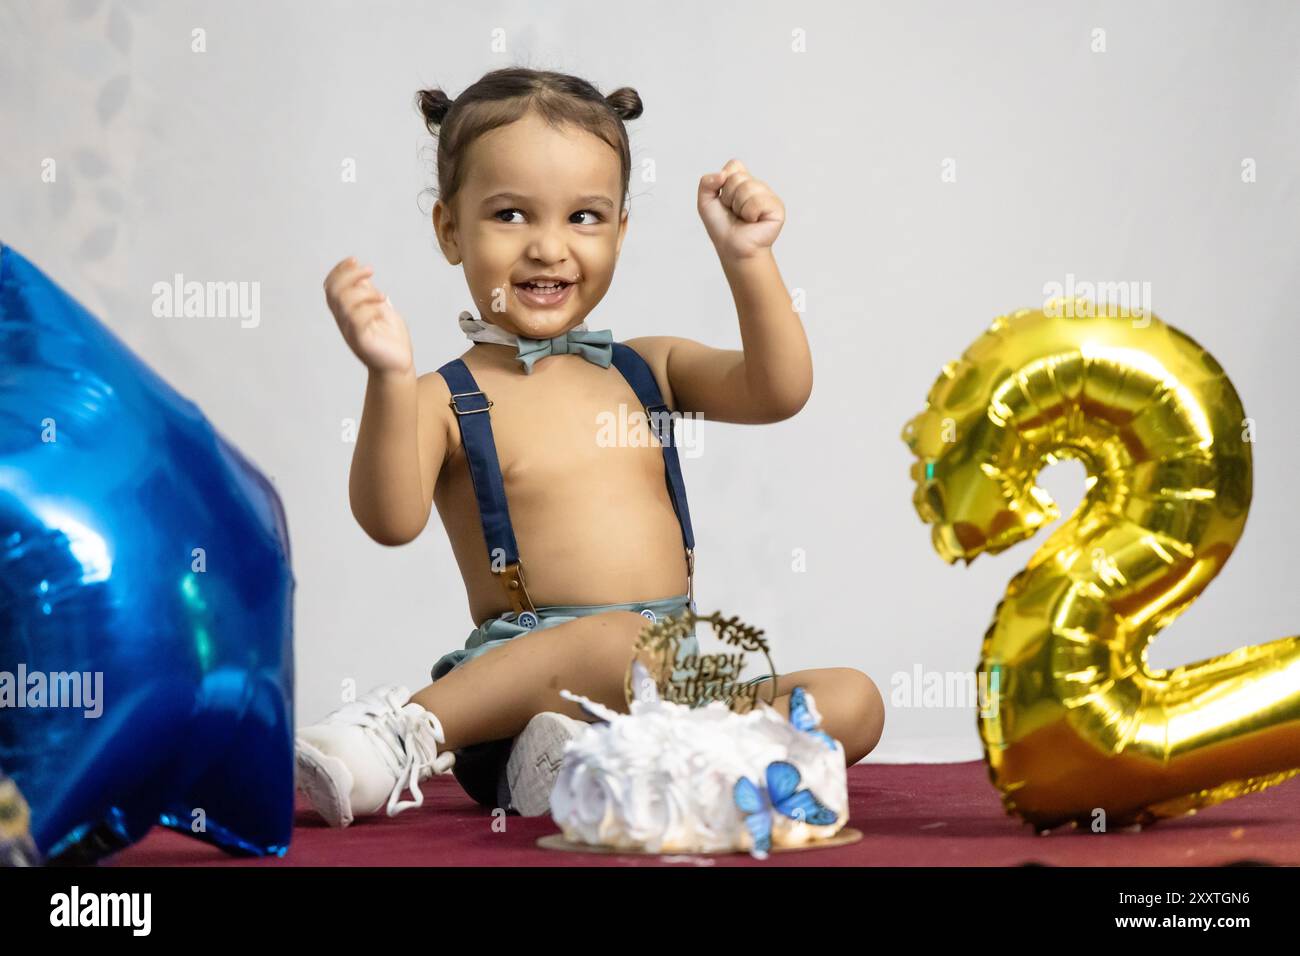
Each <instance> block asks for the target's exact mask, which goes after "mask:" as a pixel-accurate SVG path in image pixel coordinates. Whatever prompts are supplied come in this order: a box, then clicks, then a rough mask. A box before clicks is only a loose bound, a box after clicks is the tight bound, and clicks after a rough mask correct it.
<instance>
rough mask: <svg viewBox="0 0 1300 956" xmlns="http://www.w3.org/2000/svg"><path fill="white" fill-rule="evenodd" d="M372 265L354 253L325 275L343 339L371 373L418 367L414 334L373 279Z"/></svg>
mask: <svg viewBox="0 0 1300 956" xmlns="http://www.w3.org/2000/svg"><path fill="white" fill-rule="evenodd" d="M374 271H375V270H374V268H373V267H372V266H364V267H363V266H362V265H361V264H360V263H358V262H357V260H356V259H355V258H353V257H351V256H349V257H348V258H347V259H344V260H343V261H342V262H340V263H339V264H338V265H336V266H335V267H334V268H333V269H331V270H330V273H329V275H327V276H326V277H325V301H326V302H327V303H329V307H330V311H331V312H333V313H334V320H335V321H336V322H337V323H338V326H339V331H340V332H342V333H343V338H344V340H345V341H346V342H347V343H348V346H349V347H350V348H351V349H352V351H353V352H355V353H356V356H357V358H359V359H361V361H362V362H364V363H365V366H366V368H368V369H370V370H371V371H372V372H405V371H407V370H408V369H413V368H414V366H415V357H414V355H413V353H412V351H411V336H410V333H409V332H407V330H406V323H405V322H403V321H402V317H401V316H400V315H398V314H397V310H396V309H395V308H393V304H392V303H391V302H389V301H388V296H386V295H384V294H383V293H382V292H380V291H379V290H378V289H376V288H375V287H374V285H372V284H371V282H370V276H371V275H372V274H373V273H374Z"/></svg>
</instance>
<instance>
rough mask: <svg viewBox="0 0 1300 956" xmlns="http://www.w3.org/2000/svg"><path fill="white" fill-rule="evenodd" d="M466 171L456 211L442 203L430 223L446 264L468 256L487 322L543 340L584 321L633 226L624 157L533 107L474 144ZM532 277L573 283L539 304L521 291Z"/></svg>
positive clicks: (468, 279) (468, 272)
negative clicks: (623, 188) (626, 205)
mask: <svg viewBox="0 0 1300 956" xmlns="http://www.w3.org/2000/svg"><path fill="white" fill-rule="evenodd" d="M466 169H467V175H466V177H465V180H464V184H463V185H462V187H461V190H460V192H459V193H458V194H457V195H456V197H455V198H454V199H453V200H452V207H453V209H451V210H449V209H448V208H447V207H446V206H445V205H444V204H443V203H442V201H441V200H439V201H438V203H437V204H436V205H435V206H434V211H433V222H434V228H435V229H436V230H437V234H438V242H439V245H441V247H442V250H443V253H444V254H445V255H446V256H447V260H448V261H449V262H451V263H452V264H453V265H455V264H456V263H457V262H462V261H463V263H464V269H465V280H466V282H467V283H468V284H469V288H470V292H471V293H472V294H473V296H474V301H475V303H476V304H477V305H478V311H479V314H480V316H482V318H483V320H484V321H487V322H491V323H493V324H494V325H498V326H500V327H501V328H503V329H505V330H506V331H508V332H512V333H514V334H516V335H523V336H526V337H527V338H536V339H541V338H551V337H554V336H557V335H562V334H563V333H564V332H565V331H567V330H568V329H571V328H573V327H574V326H575V325H577V324H578V323H580V322H582V321H583V319H585V318H586V316H587V313H589V312H590V311H591V310H592V309H593V308H595V306H596V303H597V302H599V301H600V300H601V298H603V297H604V295H605V291H606V290H607V289H608V288H609V284H610V281H611V280H612V279H613V276H614V263H615V262H616V261H617V260H618V253H619V249H620V248H621V247H622V245H623V235H624V233H625V232H626V231H627V214H626V213H625V212H622V209H621V206H622V202H621V198H622V197H621V196H620V193H619V187H620V185H621V182H620V167H619V161H618V155H617V154H616V153H615V152H614V150H613V149H611V148H610V147H609V145H608V144H606V143H605V142H604V141H602V140H601V139H599V138H597V137H596V136H593V135H592V134H591V133H588V132H586V131H584V130H579V129H575V128H573V127H565V128H564V129H562V130H555V129H552V128H551V127H550V126H548V125H547V124H546V122H545V121H544V120H542V119H541V118H540V117H538V116H537V115H536V114H534V113H528V114H527V115H525V116H524V117H523V118H522V119H520V120H518V121H516V122H514V123H511V124H509V125H507V126H502V127H499V128H497V129H494V130H492V131H491V132H489V133H486V134H484V135H483V136H480V137H479V138H478V139H477V140H475V141H474V142H473V143H472V144H471V145H470V148H469V155H468V156H467V157H466ZM502 193H508V194H509V195H506V196H502V195H501V194H502ZM534 276H556V277H560V278H562V279H566V280H576V282H574V284H573V286H572V287H571V288H570V289H569V290H568V292H567V298H566V299H565V300H564V301H563V302H561V303H560V304H558V305H548V306H537V305H533V304H530V303H528V302H526V301H524V300H523V299H522V298H521V297H520V295H519V289H518V288H517V287H516V285H517V283H521V282H523V281H525V280H527V279H531V278H533V277H534Z"/></svg>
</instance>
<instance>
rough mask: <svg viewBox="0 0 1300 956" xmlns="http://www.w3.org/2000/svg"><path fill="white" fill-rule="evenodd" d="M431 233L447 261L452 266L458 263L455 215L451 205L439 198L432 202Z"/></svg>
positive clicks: (458, 251)
mask: <svg viewBox="0 0 1300 956" xmlns="http://www.w3.org/2000/svg"><path fill="white" fill-rule="evenodd" d="M433 234H434V236H436V237H437V239H438V248H440V249H441V250H442V254H443V255H444V256H446V257H447V261H448V262H449V263H451V264H452V265H453V266H454V265H459V264H460V244H459V243H458V242H457V241H456V217H455V214H454V213H453V212H452V209H451V207H450V206H448V205H447V204H446V203H444V202H443V201H442V200H441V199H439V200H438V201H437V202H435V203H434V204H433Z"/></svg>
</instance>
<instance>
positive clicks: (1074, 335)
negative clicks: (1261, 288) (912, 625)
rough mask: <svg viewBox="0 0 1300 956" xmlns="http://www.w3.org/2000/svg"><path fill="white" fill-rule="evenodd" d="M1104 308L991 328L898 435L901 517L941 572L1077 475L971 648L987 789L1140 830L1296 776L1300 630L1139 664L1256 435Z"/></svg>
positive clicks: (1207, 371)
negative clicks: (1072, 464) (909, 516)
mask: <svg viewBox="0 0 1300 956" xmlns="http://www.w3.org/2000/svg"><path fill="white" fill-rule="evenodd" d="M1105 311H1112V312H1113V311H1114V310H1107V309H1106V308H1105V307H1104V306H1091V305H1089V304H1088V303H1087V302H1083V301H1079V300H1066V301H1064V302H1049V303H1047V305H1046V306H1045V307H1044V309H1042V310H1033V311H1031V310H1022V311H1019V312H1016V313H1014V314H1013V315H1010V316H1000V317H999V318H997V319H995V320H994V321H993V324H992V325H991V326H990V328H989V330H988V331H987V332H985V333H984V334H983V335H981V336H980V337H979V338H978V339H976V341H975V342H974V343H973V344H972V345H971V346H970V348H968V349H967V350H966V352H965V353H964V354H963V355H962V357H961V359H960V360H959V361H956V362H950V363H948V364H947V365H946V366H944V369H943V373H942V375H941V376H940V378H939V379H938V380H937V381H936V382H935V384H934V386H933V387H932V388H931V390H930V394H929V398H928V400H927V404H926V408H925V410H924V411H922V412H921V413H920V414H919V415H917V416H916V417H915V418H913V419H912V420H911V421H910V422H908V423H907V425H906V426H905V427H904V429H903V440H904V441H906V442H907V444H908V446H909V447H910V448H911V449H912V451H913V453H914V454H915V455H916V456H917V458H918V459H919V460H918V461H917V462H916V463H914V464H913V466H912V475H913V477H914V478H915V479H916V493H915V496H914V498H913V501H914V504H915V506H916V510H917V512H918V513H919V514H920V516H921V518H922V520H924V521H926V522H928V523H930V524H932V525H933V530H932V540H933V544H934V548H935V550H936V551H938V552H939V554H940V555H941V556H942V557H943V558H944V560H945V561H947V562H948V563H950V564H951V563H954V562H955V561H956V560H957V559H959V558H961V559H963V560H964V561H965V562H966V563H967V564H969V563H970V562H971V561H972V560H973V559H974V558H975V557H976V556H977V555H979V554H980V553H982V552H988V553H989V554H996V553H998V552H1000V551H1003V550H1005V549H1006V548H1008V547H1010V546H1011V545H1013V544H1015V543H1017V542H1019V541H1023V540H1025V539H1027V538H1030V537H1032V536H1033V535H1034V533H1035V532H1036V531H1037V530H1038V529H1039V528H1040V527H1041V526H1043V525H1045V524H1047V523H1049V522H1051V521H1053V520H1055V519H1056V518H1057V517H1058V516H1059V514H1060V512H1059V511H1058V510H1057V508H1056V505H1055V504H1054V503H1053V502H1052V500H1051V498H1050V497H1049V496H1048V495H1047V494H1046V492H1044V491H1043V490H1042V489H1041V488H1039V487H1037V485H1036V484H1035V478H1036V476H1037V474H1038V471H1039V469H1041V468H1042V467H1043V466H1044V465H1047V464H1051V463H1053V462H1055V461H1057V460H1060V459H1064V458H1073V459H1077V460H1079V461H1080V462H1082V463H1083V465H1084V468H1085V469H1086V471H1087V482H1086V491H1085V495H1084V499H1083V501H1082V502H1081V503H1080V504H1079V507H1078V509H1077V510H1076V511H1075V512H1074V514H1073V515H1071V516H1070V518H1069V519H1068V520H1067V521H1065V522H1064V523H1062V525H1061V526H1060V527H1059V528H1057V529H1056V531H1055V532H1053V534H1052V535H1051V536H1050V537H1049V538H1048V539H1047V540H1046V541H1045V542H1044V543H1043V545H1042V547H1040V548H1039V549H1038V551H1037V552H1036V553H1035V554H1034V556H1033V558H1032V559H1031V560H1030V561H1029V564H1028V566H1027V567H1025V568H1024V570H1022V571H1021V572H1020V573H1019V574H1017V575H1016V576H1015V577H1014V578H1013V579H1012V580H1011V582H1010V584H1009V585H1008V587H1007V592H1006V596H1005V597H1004V598H1003V600H1002V601H1001V602H1000V603H999V604H998V607H997V610H996V612H995V614H994V619H993V623H992V625H991V626H990V627H989V629H988V631H987V633H986V634H985V636H984V641H983V645H982V647H981V650H980V661H979V674H980V676H981V679H982V680H987V682H988V685H987V686H988V688H989V706H986V707H984V708H983V709H982V712H981V716H980V717H979V718H978V719H977V724H978V726H979V732H980V739H981V740H982V741H983V745H984V755H985V759H986V760H987V763H988V769H989V777H990V779H991V780H992V782H993V784H994V786H995V787H996V788H997V789H998V791H999V792H1000V793H1001V794H1002V803H1003V806H1004V807H1005V808H1006V810H1007V812H1008V813H1014V814H1018V815H1019V816H1021V817H1022V818H1023V819H1024V820H1026V821H1028V822H1029V823H1031V824H1033V825H1034V826H1035V828H1036V829H1038V830H1047V829H1051V828H1053V827H1056V826H1060V825H1062V824H1066V823H1071V822H1073V823H1077V824H1078V825H1080V826H1083V825H1092V827H1093V828H1094V829H1100V828H1105V827H1108V826H1110V827H1113V826H1117V825H1132V824H1135V823H1136V824H1145V823H1150V822H1153V821H1155V820H1158V819H1161V818H1167V817H1174V816H1180V815H1182V814H1186V813H1191V812H1195V810H1196V809H1197V808H1198V807H1205V806H1211V805H1213V804H1216V803H1221V802H1222V801H1224V800H1229V799H1231V798H1233V797H1238V796H1242V795H1243V794H1247V793H1252V792H1254V791H1257V790H1262V789H1264V788H1265V787H1269V786H1272V785H1274V784H1277V783H1281V782H1282V781H1283V780H1286V779H1287V778H1288V777H1291V776H1292V775H1294V774H1296V773H1300V637H1289V638H1284V639H1282V640H1277V641H1273V642H1271V643H1268V644H1263V645H1260V646H1257V647H1243V648H1240V649H1238V650H1236V651H1233V652H1232V653H1230V654H1225V655H1222V656H1220V657H1215V658H1212V659H1210V660H1204V661H1199V662H1197V663H1194V664H1185V665H1183V666H1181V667H1177V668H1174V669H1173V670H1169V671H1165V670H1158V669H1152V668H1151V667H1149V666H1148V665H1147V659H1146V658H1147V647H1148V646H1149V645H1150V643H1151V641H1152V640H1153V639H1154V638H1155V637H1156V635H1158V634H1159V633H1160V631H1161V629H1162V628H1165V627H1168V626H1169V624H1170V623H1171V622H1172V621H1173V620H1174V618H1176V617H1177V616H1178V615H1179V614H1181V613H1182V612H1183V611H1185V610H1187V608H1188V607H1189V606H1190V605H1191V603H1192V602H1193V601H1194V600H1196V598H1197V596H1198V595H1199V594H1200V593H1201V592H1202V591H1203V590H1204V589H1205V587H1206V586H1207V585H1208V584H1209V583H1210V582H1211V581H1213V580H1214V577H1215V575H1216V574H1218V573H1219V571H1220V570H1221V569H1222V568H1223V564H1224V562H1225V561H1227V560H1228V556H1229V555H1230V554H1231V553H1232V549H1233V547H1234V545H1235V544H1236V543H1237V540H1238V538H1240V536H1241V532H1242V528H1243V527H1244V525H1245V523H1246V513H1247V511H1248V510H1249V508H1250V496H1251V440H1252V438H1253V433H1252V432H1251V431H1250V429H1249V428H1248V423H1247V421H1246V418H1245V414H1244V412H1243V410H1242V405H1241V401H1240V399H1238V397H1237V392H1236V390H1235V389H1234V388H1233V386H1232V383H1231V382H1230V381H1228V377H1227V375H1226V374H1224V371H1223V369H1222V368H1220V367H1219V364H1218V363H1217V362H1216V361H1215V360H1214V359H1213V358H1212V357H1211V356H1210V355H1209V353H1207V352H1206V351H1205V350H1204V349H1202V348H1201V347H1200V346H1199V345H1197V344H1196V342H1194V341H1192V339H1190V338H1189V337H1188V336H1186V335H1184V334H1183V333H1182V332H1179V331H1178V330H1177V329H1175V328H1172V327H1170V326H1169V325H1166V324H1165V323H1164V322H1162V321H1160V319H1158V318H1156V317H1155V316H1154V315H1151V314H1150V313H1149V312H1148V313H1147V314H1146V315H1145V316H1138V317H1134V316H1131V315H1130V316H1122V317H1115V316H1106V315H1100V314H1097V313H1099V312H1105ZM1103 814H1104V815H1103ZM1098 821H1101V827H1098V826H1097V823H1098Z"/></svg>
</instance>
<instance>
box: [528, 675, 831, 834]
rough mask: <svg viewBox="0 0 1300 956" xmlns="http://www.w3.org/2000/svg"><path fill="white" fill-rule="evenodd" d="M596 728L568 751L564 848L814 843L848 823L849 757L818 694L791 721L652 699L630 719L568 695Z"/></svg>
mask: <svg viewBox="0 0 1300 956" xmlns="http://www.w3.org/2000/svg"><path fill="white" fill-rule="evenodd" d="M560 693H561V694H562V695H563V696H564V697H566V698H567V699H569V700H572V701H575V702H576V703H578V704H579V705H581V706H582V708H583V709H584V710H585V711H586V712H587V713H588V715H590V716H591V717H593V718H594V719H595V721H596V722H595V723H592V724H588V725H587V727H586V730H585V731H584V732H583V733H581V734H580V735H579V736H578V737H576V738H575V739H573V740H571V741H569V742H568V744H567V745H566V748H565V755H564V762H563V764H562V766H561V769H560V773H559V777H558V779H557V780H556V783H555V788H554V790H553V791H552V792H551V815H552V817H553V818H554V819H555V822H556V823H557V824H558V825H559V827H560V829H561V830H562V831H563V834H564V837H565V839H566V840H568V841H570V842H572V843H583V844H590V845H595V846H602V847H609V848H620V849H630V850H639V851H643V852H649V853H706V852H713V851H728V850H732V851H748V852H749V853H750V854H751V855H753V856H755V857H757V858H760V859H761V858H764V857H766V855H767V852H768V851H769V850H770V849H771V848H773V847H792V846H802V845H808V844H815V843H817V842H818V841H824V840H826V839H828V838H830V837H832V836H834V835H835V834H836V833H837V832H838V831H839V830H840V829H841V828H842V827H843V826H844V824H845V822H846V821H847V820H848V804H849V800H848V782H847V775H846V773H845V765H844V747H843V746H842V745H841V744H840V742H839V741H837V740H835V739H834V738H832V737H831V736H830V735H829V734H827V733H825V732H824V731H822V730H820V729H818V728H819V725H820V723H821V717H820V715H819V714H818V713H817V710H816V707H815V705H814V702H813V699H812V695H811V694H809V693H808V692H807V691H806V690H804V689H803V688H796V689H795V690H794V691H793V692H792V693H791V703H790V719H789V720H787V719H785V718H784V717H782V716H781V714H780V712H779V711H777V710H776V709H775V708H773V707H771V706H770V705H768V704H767V703H766V702H763V701H759V702H758V704H757V706H755V708H754V709H752V710H750V711H749V712H748V713H744V714H737V713H734V712H733V711H732V710H731V709H730V708H729V707H728V706H727V705H726V704H724V703H722V702H720V701H711V702H709V703H708V704H706V705H705V706H698V707H689V706H686V705H684V704H677V703H673V702H671V701H667V700H661V699H659V697H658V696H657V695H649V696H643V697H641V698H639V699H635V700H632V701H631V702H630V704H629V710H630V711H631V713H629V714H622V713H619V712H617V711H614V710H611V709H609V708H607V707H604V706H602V705H600V704H598V703H595V702H593V701H591V700H588V699H587V698H586V697H583V696H581V695H577V694H572V693H570V692H569V691H567V690H566V691H561V692H560Z"/></svg>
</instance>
